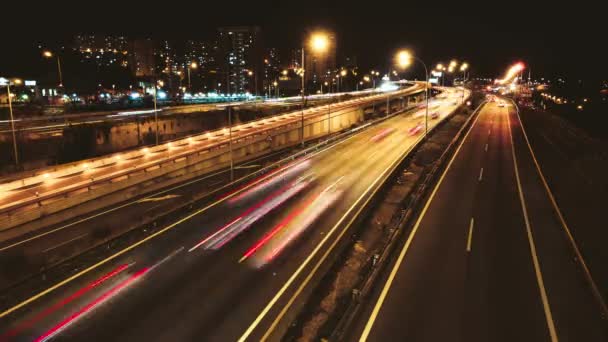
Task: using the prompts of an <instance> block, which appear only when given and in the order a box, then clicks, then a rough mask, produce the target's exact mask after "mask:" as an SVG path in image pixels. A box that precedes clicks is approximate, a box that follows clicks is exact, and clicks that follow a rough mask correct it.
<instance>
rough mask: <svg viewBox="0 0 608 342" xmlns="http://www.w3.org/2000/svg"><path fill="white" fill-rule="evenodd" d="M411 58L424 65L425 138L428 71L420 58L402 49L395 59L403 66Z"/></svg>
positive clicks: (407, 63)
mask: <svg viewBox="0 0 608 342" xmlns="http://www.w3.org/2000/svg"><path fill="white" fill-rule="evenodd" d="M412 60H417V61H418V62H420V64H422V66H423V67H424V77H425V80H426V82H425V84H424V96H425V98H426V114H425V116H424V137H425V138H426V137H427V134H428V132H429V71H428V69H427V67H426V64H425V63H424V62H423V61H422V60H421V59H420V58H418V57H416V56H414V55H412V54H411V53H410V52H409V51H407V50H402V51H400V52H399V53H398V54H397V61H399V62H400V63H398V64H399V66H403V68H405V67H408V66H410V65H411V63H412Z"/></svg>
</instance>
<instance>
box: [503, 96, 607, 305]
mask: <svg viewBox="0 0 608 342" xmlns="http://www.w3.org/2000/svg"><path fill="white" fill-rule="evenodd" d="M512 102H513V106H514V107H515V109H516V110H517V119H518V121H519V125H520V127H521V131H522V132H523V134H524V138H525V139H526V144H527V145H528V149H529V150H530V154H531V155H532V160H534V165H535V166H536V170H537V171H538V174H539V176H540V179H541V180H542V182H543V185H544V186H545V190H546V191H547V195H548V196H549V199H550V200H551V204H552V205H553V208H554V209H555V212H556V213H557V216H558V218H559V221H560V223H561V224H562V227H563V228H564V230H565V231H566V235H567V236H568V239H569V240H570V245H571V246H572V248H573V250H574V253H575V254H576V256H577V259H578V261H579V264H580V266H581V267H582V269H583V272H584V273H585V276H586V278H587V281H588V282H589V286H591V291H592V292H593V295H594V296H595V298H596V300H597V301H598V303H599V306H600V309H601V310H602V314H603V316H604V317H608V306H606V302H605V300H604V298H603V296H602V293H601V292H600V290H599V289H598V287H597V285H596V283H595V281H594V280H593V277H592V276H591V271H590V270H589V268H588V267H587V263H586V262H585V259H584V258H583V255H582V254H581V252H580V250H579V248H578V246H577V244H576V241H575V240H574V236H573V235H572V233H571V232H570V228H569V227H568V224H567V223H566V219H565V218H564V215H562V212H561V210H560V209H559V206H558V205H557V201H556V200H555V197H554V196H553V192H552V191H551V189H550V188H549V184H548V183H547V180H546V179H545V175H544V174H543V172H542V170H541V168H540V164H539V163H538V160H537V159H536V155H535V154H534V151H533V150H532V145H531V144H530V140H528V134H526V129H525V127H524V124H523V122H522V121H521V117H520V116H519V107H518V106H517V104H516V103H515V102H514V101H512Z"/></svg>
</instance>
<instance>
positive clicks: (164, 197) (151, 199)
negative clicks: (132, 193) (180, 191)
mask: <svg viewBox="0 0 608 342" xmlns="http://www.w3.org/2000/svg"><path fill="white" fill-rule="evenodd" d="M180 196H181V195H172V194H169V195H165V196H161V197H146V198H142V199H140V200H138V201H137V202H138V203H145V202H160V201H165V200H168V199H173V198H177V197H180Z"/></svg>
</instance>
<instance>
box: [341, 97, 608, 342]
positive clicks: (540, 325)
mask: <svg viewBox="0 0 608 342" xmlns="http://www.w3.org/2000/svg"><path fill="white" fill-rule="evenodd" d="M516 171H517V173H516ZM379 279H380V280H379V282H378V284H377V286H376V288H375V289H374V291H373V294H372V295H371V296H370V297H369V301H368V302H367V303H366V305H365V309H364V310H363V311H362V312H363V313H362V314H361V315H360V317H359V318H358V320H357V321H356V324H355V325H354V327H355V328H354V329H353V331H351V334H350V336H349V338H348V339H349V340H361V341H363V340H369V341H560V340H561V341H598V342H599V341H608V335H607V334H606V321H602V320H601V317H600V314H599V308H598V305H597V302H595V301H594V298H593V297H592V295H591V292H590V291H589V288H588V286H587V284H586V283H585V281H584V278H583V276H582V275H581V271H580V267H579V265H578V264H577V263H576V262H575V260H574V257H573V253H572V250H571V248H570V246H569V244H568V241H567V239H566V236H565V234H564V230H563V227H562V226H561V224H560V222H559V221H558V220H557V217H556V215H555V211H554V209H553V207H552V204H551V202H550V201H549V198H548V196H547V192H546V190H545V188H544V187H543V185H542V183H541V180H540V178H539V175H538V172H537V170H536V167H535V165H534V163H533V159H532V155H531V153H530V151H529V149H528V146H527V144H526V141H525V139H524V137H523V133H522V128H521V126H520V121H519V120H518V115H517V112H516V111H515V109H514V107H513V106H512V105H510V104H508V105H507V106H506V107H499V106H498V104H497V103H488V104H486V105H485V106H484V107H483V109H482V110H481V112H480V113H479V116H478V118H477V120H476V122H474V123H473V126H472V128H471V130H470V131H469V133H468V135H467V136H466V137H465V139H464V140H463V143H462V145H461V147H460V148H459V149H458V150H457V151H456V154H455V156H454V159H453V160H452V161H451V162H450V163H449V164H448V166H447V169H446V171H445V173H444V174H443V176H442V177H441V178H440V180H439V182H438V185H437V188H435V189H434V192H433V193H432V194H431V195H430V197H429V199H428V202H426V206H425V207H424V210H423V211H422V212H421V216H420V218H419V220H418V221H417V222H416V224H415V225H414V227H413V228H412V231H411V233H409V236H408V238H407V240H406V241H405V242H404V243H403V245H402V246H401V247H399V248H398V249H397V250H396V254H395V257H394V259H393V260H392V262H391V264H390V265H388V267H387V268H386V269H385V271H384V274H383V277H380V278H379Z"/></svg>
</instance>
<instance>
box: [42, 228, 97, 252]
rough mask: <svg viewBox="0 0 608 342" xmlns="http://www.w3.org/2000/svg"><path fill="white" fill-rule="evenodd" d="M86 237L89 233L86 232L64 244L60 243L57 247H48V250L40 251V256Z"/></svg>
mask: <svg viewBox="0 0 608 342" xmlns="http://www.w3.org/2000/svg"><path fill="white" fill-rule="evenodd" d="M86 235H89V233H88V232H87V233H84V234H80V235H78V236H77V237H75V238H72V239H69V240H67V241H64V242H62V243H60V244H57V245H55V246H52V247H49V248H47V249H45V250H43V251H42V254H44V253H46V252H48V251H50V250H53V249H56V248H59V247H61V246H64V245H67V244H69V243H70V242H74V241H76V240H78V239H80V238H82V237H83V236H86Z"/></svg>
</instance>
